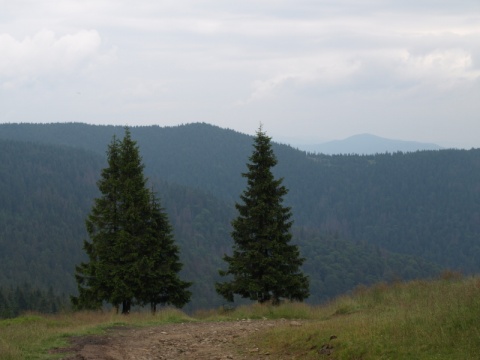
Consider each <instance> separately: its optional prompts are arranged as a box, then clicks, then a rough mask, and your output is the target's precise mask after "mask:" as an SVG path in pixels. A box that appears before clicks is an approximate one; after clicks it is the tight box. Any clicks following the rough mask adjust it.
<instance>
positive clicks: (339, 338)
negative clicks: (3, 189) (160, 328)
mask: <svg viewBox="0 0 480 360" xmlns="http://www.w3.org/2000/svg"><path fill="white" fill-rule="evenodd" d="M264 318H268V319H286V320H287V321H283V322H280V323H279V326H275V327H274V328H272V329H270V330H268V331H265V332H263V333H256V334H255V337H254V338H250V339H247V340H246V341H249V342H252V343H253V342H254V343H255V345H256V346H258V347H259V348H260V349H261V351H262V353H266V352H268V353H269V354H270V358H271V359H284V358H289V359H332V360H340V359H352V360H353V359H356V360H360V359H361V360H369V359H393V360H395V359H445V360H446V359H448V360H451V359H462V360H465V359H480V277H470V278H464V279H462V278H459V277H457V276H450V275H449V276H446V277H445V278H443V279H439V280H434V281H412V282H408V283H402V282H398V283H394V284H391V285H387V284H377V285H375V286H372V287H370V288H366V287H362V288H357V289H356V290H355V291H354V292H353V294H352V295H350V296H343V297H340V298H338V299H335V300H334V301H332V302H331V303H329V304H326V305H324V306H315V307H313V306H308V305H305V304H298V303H286V304H283V305H281V306H279V307H274V306H270V305H253V306H240V307H238V308H236V309H233V310H228V311H226V310H223V309H218V310H210V311H203V312H198V313H196V314H194V315H193V316H192V317H189V316H187V315H185V314H184V313H182V312H181V311H178V310H173V309H166V310H163V311H160V312H158V313H157V315H156V316H152V315H150V314H149V313H132V314H130V315H128V316H122V315H115V314H112V313H95V312H80V313H68V314H61V315H55V316H44V315H37V314H26V315H24V316H22V317H19V318H16V319H10V320H2V321H0V358H1V359H52V358H54V355H51V354H49V352H48V350H49V349H52V348H55V347H61V346H66V345H67V343H68V338H69V337H70V336H72V335H82V334H97V333H101V332H103V331H104V330H105V329H106V328H108V327H112V326H119V325H125V326H151V325H158V324H163V323H167V322H169V323H171V322H186V321H227V320H241V319H264ZM293 319H299V320H306V321H303V322H302V324H303V325H302V326H291V325H290V323H291V321H290V320H293ZM282 324H283V325H282ZM332 335H334V336H336V338H335V339H332V340H330V337H331V336H332ZM322 347H323V350H322Z"/></svg>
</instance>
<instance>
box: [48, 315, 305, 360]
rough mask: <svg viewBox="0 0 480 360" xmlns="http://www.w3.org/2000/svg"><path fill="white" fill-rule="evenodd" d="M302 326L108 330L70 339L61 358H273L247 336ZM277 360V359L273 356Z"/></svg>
mask: <svg viewBox="0 0 480 360" xmlns="http://www.w3.org/2000/svg"><path fill="white" fill-rule="evenodd" d="M280 325H287V326H301V325H302V324H301V323H300V322H296V321H288V322H287V321H285V320H258V321H257V320H256V321H254V320H252V321H249V320H241V321H234V322H233V321H231V322H214V323H213V322H199V323H182V324H167V325H162V326H155V327H148V328H132V327H130V328H124V327H116V328H112V329H110V330H109V331H108V332H107V334H105V335H100V336H86V337H78V338H74V339H72V346H71V347H69V348H68V349H58V350H57V351H56V352H66V354H68V355H66V357H64V359H68V360H80V359H82V360H93V359H95V360H99V359H105V360H107V359H108V360H113V359H115V360H117V359H122V360H127V359H128V360H130V359H131V360H133V359H135V360H147V359H168V360H181V359H209V360H215V359H272V358H273V357H272V356H271V355H270V354H269V353H268V352H266V351H263V350H262V349H260V348H258V347H257V346H256V344H255V341H254V340H253V341H252V340H251V339H252V338H253V339H255V337H254V336H253V337H250V338H249V339H250V340H249V341H245V340H246V339H247V337H248V336H250V335H254V334H256V333H260V332H261V331H264V330H266V329H271V328H272V327H274V326H280ZM275 358H276V359H278V357H275Z"/></svg>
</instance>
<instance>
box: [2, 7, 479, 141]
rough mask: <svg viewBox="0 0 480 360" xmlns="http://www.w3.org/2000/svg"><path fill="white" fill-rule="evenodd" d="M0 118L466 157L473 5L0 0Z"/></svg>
mask: <svg viewBox="0 0 480 360" xmlns="http://www.w3.org/2000/svg"><path fill="white" fill-rule="evenodd" d="M0 9H1V11H0V122H3V123H5V122H35V123H45V122H86V123H93V124H119V125H130V126H135V125H143V124H145V125H146V124H158V125H160V126H172V125H178V124H185V123H191V122H207V123H211V124H215V125H218V126H221V127H224V128H230V129H234V130H237V131H240V132H243V133H248V134H253V133H254V132H255V130H256V129H257V128H258V126H259V123H260V122H262V123H263V125H264V129H265V130H266V131H267V133H268V134H269V135H270V136H272V137H273V138H274V140H278V141H285V142H288V141H290V142H292V143H302V142H303V143H315V142H321V141H325V140H333V139H343V138H346V137H348V136H351V135H355V134H360V133H371V134H375V135H378V136H383V137H387V138H392V139H403V140H415V141H423V142H434V143H437V144H439V145H443V146H451V147H464V148H470V147H480V1H478V0H457V1H451V0H449V1H446V0H416V1H411V0H403V1H398V0H395V1H394V0H295V1H293V0H275V1H274V0H255V1H252V0H242V1H232V0H217V1H208V0H206V1H204V0H174V1H173V0H162V1H151V0H149V1H147V0H135V1H132V0H130V1H126V0H61V1H60V0H42V1H38V0H35V1H33V0H16V1H6V0H0Z"/></svg>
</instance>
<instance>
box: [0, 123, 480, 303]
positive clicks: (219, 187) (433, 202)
mask: <svg viewBox="0 0 480 360" xmlns="http://www.w3.org/2000/svg"><path fill="white" fill-rule="evenodd" d="M254 130H255V129H252V131H254ZM265 130H266V131H267V134H268V129H265ZM131 132H132V137H133V138H134V139H135V140H137V141H138V144H139V146H140V151H141V154H142V156H143V159H144V162H145V165H146V167H145V172H146V175H147V176H149V177H150V178H151V179H152V180H153V181H155V182H156V183H158V187H159V190H160V191H159V193H160V197H161V198H162V199H164V201H163V205H164V206H165V207H166V209H167V211H169V214H170V216H171V217H172V220H173V221H172V225H173V226H174V228H175V231H176V233H177V232H178V235H177V236H178V237H179V241H181V242H182V244H184V245H182V249H183V250H185V251H183V252H184V254H185V255H184V256H192V257H191V258H189V259H191V260H192V262H195V261H194V259H195V255H194V254H195V252H194V251H193V250H192V251H191V255H188V254H187V253H188V251H190V250H188V248H192V249H194V248H193V247H192V245H191V244H192V243H191V242H192V241H193V240H192V239H194V238H195V239H196V240H195V241H196V243H197V244H199V245H198V246H200V247H201V249H196V250H198V251H197V252H202V251H204V252H206V253H208V252H209V251H210V250H208V249H209V243H210V242H212V241H213V240H212V239H213V238H214V237H216V239H218V240H215V241H218V242H217V243H215V241H213V243H215V248H216V249H220V250H219V251H218V253H220V252H221V251H225V249H227V250H228V248H229V246H230V239H229V236H228V233H229V231H230V225H229V221H230V220H231V217H233V216H234V215H235V212H234V209H233V202H234V201H236V200H237V199H238V198H239V195H240V193H241V191H242V190H243V189H244V187H245V179H244V178H242V177H241V175H240V174H241V173H242V172H245V171H246V166H245V163H246V162H247V160H248V157H249V155H250V154H251V145H252V138H251V137H249V136H247V135H244V134H240V133H237V132H234V131H232V130H226V129H221V128H218V127H215V126H212V125H208V124H190V125H183V126H178V127H168V128H162V127H158V126H150V127H134V128H131ZM114 134H118V135H119V136H121V135H122V134H123V128H122V127H113V126H93V125H86V124H48V125H42V124H3V125H0V139H1V138H3V139H9V140H12V139H15V140H18V141H21V142H23V144H24V145H25V146H27V143H28V146H27V147H32V148H34V147H37V148H38V149H40V148H42V147H41V146H40V145H34V144H35V143H43V144H50V147H48V146H47V147H46V148H45V149H47V148H48V149H50V150H48V151H47V150H46V151H47V152H46V153H45V154H44V155H42V156H40V155H39V157H41V158H43V156H45V160H46V159H49V160H48V161H51V162H55V161H56V162H57V165H58V166H59V167H58V169H57V170H56V171H57V172H56V173H55V174H56V175H55V176H56V177H59V178H60V177H62V176H66V177H69V178H74V179H77V180H81V181H83V180H82V179H81V177H80V178H79V177H78V176H76V177H75V175H74V174H71V173H69V172H68V168H69V167H68V165H65V166H64V165H63V163H62V161H60V160H54V159H56V157H55V156H53V155H52V153H51V152H52V151H53V152H55V151H57V150H58V151H59V152H63V153H65V158H63V159H64V161H68V159H69V156H73V155H69V154H73V153H75V154H83V155H81V156H86V157H87V158H88V157H92V159H91V160H85V164H84V165H85V166H87V168H86V169H89V168H88V167H89V166H90V169H91V170H82V171H80V172H81V173H82V172H87V173H89V172H90V173H91V172H93V173H95V172H96V171H98V174H97V175H96V176H98V175H99V169H100V168H101V165H100V164H102V163H103V161H104V160H103V158H104V156H105V151H106V147H107V144H108V143H109V142H110V141H111V139H112V136H113V135H114ZM273 140H275V139H273ZM7 143H9V144H10V145H11V146H14V147H15V146H19V145H18V144H19V143H14V142H12V141H10V142H7ZM14 144H17V145H14ZM51 145H55V147H52V146H51ZM59 146H60V147H59ZM53 148H55V149H57V150H52V149H53ZM75 148H76V149H75ZM60 149H61V150H60ZM30 150H31V149H30ZM30 150H29V151H30ZM49 151H50V153H49ZM274 151H275V153H276V155H277V157H278V160H279V163H278V166H277V167H276V168H275V172H276V175H277V176H281V177H284V184H285V185H286V186H287V187H288V188H289V189H290V193H289V194H288V196H287V197H286V203H287V205H291V206H292V208H293V213H294V217H295V224H296V226H297V229H298V230H296V231H298V234H299V236H297V242H298V243H301V244H303V245H302V248H303V249H308V250H303V251H306V252H305V256H307V262H306V264H305V266H306V268H308V266H312V267H311V268H309V269H310V270H309V271H310V273H312V274H313V272H314V271H317V269H319V268H320V267H323V266H324V264H325V263H326V264H327V265H326V268H325V269H323V268H322V270H321V271H320V270H318V274H317V275H316V276H317V278H318V281H319V284H318V286H319V287H318V289H321V288H322V289H324V288H325V286H326V285H325V283H326V281H327V276H328V275H331V274H332V272H331V271H334V272H336V273H335V274H337V275H338V274H341V272H342V269H339V267H338V266H335V265H334V264H338V263H341V264H346V265H345V266H348V264H353V261H351V260H350V259H351V257H350V256H347V255H345V254H346V252H348V251H349V252H350V253H352V254H353V253H355V251H362V254H365V252H366V253H370V254H371V255H370V256H371V257H372V258H371V259H370V260H369V261H367V263H369V264H373V263H375V261H376V260H373V257H375V259H378V258H381V257H382V256H383V257H384V258H385V254H386V253H385V252H384V251H385V250H386V251H390V252H396V253H402V254H405V255H408V256H409V255H415V256H419V257H422V258H423V259H427V260H428V261H431V262H435V263H437V264H438V265H439V266H440V267H442V268H453V269H462V270H464V271H468V272H478V271H479V270H480V186H479V184H480V150H478V149H472V150H468V151H466V150H440V151H422V152H415V153H407V154H404V153H394V154H383V155H372V156H357V155H341V156H340V155H339V156H327V155H313V154H308V153H305V152H302V151H298V150H296V149H293V148H291V147H289V146H285V145H278V144H276V145H275V146H274ZM95 154H96V155H95ZM2 155H3V154H2ZM75 156H77V155H75ZM24 158H25V159H26V157H22V156H16V155H10V157H9V160H8V161H7V164H11V165H12V166H13V163H18V166H20V164H21V161H20V160H19V159H24ZM93 158H95V160H93ZM12 159H14V160H12ZM2 162H3V160H2ZM30 163H31V164H33V163H35V164H40V163H41V161H40V160H38V161H37V160H35V161H30ZM92 164H96V165H92ZM3 165H4V164H3ZM31 166H33V165H31ZM39 166H45V165H39ZM63 167H65V169H63ZM27 168H28V166H27ZM80 168H81V167H80V165H77V169H80ZM3 171H4V173H3V174H2V178H1V179H0V181H4V174H8V175H9V176H15V173H14V172H13V173H11V170H10V169H5V170H3ZM33 173H36V171H34V172H33ZM16 176H20V177H22V176H23V177H25V176H26V175H25V174H23V173H21V174H20V173H19V174H17V175H16ZM27 177H28V176H27ZM22 181H23V180H22ZM29 181H30V180H29ZM68 181H72V180H68ZM11 182H12V183H14V184H16V180H15V179H11ZM20 184H21V182H20ZM16 185H18V184H16ZM71 186H72V187H71V188H70V187H67V188H68V189H69V191H71V192H72V191H74V192H78V189H80V188H81V186H85V185H80V184H79V185H78V186H77V185H76V184H71ZM90 186H91V188H90V189H89V190H88V191H90V194H92V193H95V191H96V189H95V184H94V181H93V182H92V181H91V180H90ZM193 189H195V190H193ZM1 191H2V192H3V191H4V190H3V186H2V190H1ZM22 191H24V192H26V193H27V194H29V191H31V188H30V187H28V186H26V187H25V188H24V189H23V190H18V191H17V194H21V193H22ZM48 191H51V192H53V191H54V190H48ZM175 193H177V194H183V195H181V196H183V200H182V201H179V200H177V198H176V196H177V195H173V194H175ZM76 195H78V194H76ZM19 196H20V195H19ZM88 196H90V195H88ZM88 196H87V197H88ZM178 196H180V195H178ZM84 198H86V197H84ZM46 199H47V198H46ZM62 201H63V202H64V203H67V204H68V203H71V204H72V206H74V205H73V200H71V199H69V198H68V199H65V200H62ZM195 203H198V205H192V204H195ZM212 204H215V205H212ZM75 206H76V205H75ZM211 206H213V209H212V208H211ZM81 209H82V211H83V213H82V216H80V215H79V216H78V217H77V219H78V223H79V225H77V226H78V228H79V231H83V225H84V223H83V221H84V216H85V214H86V212H88V210H89V208H88V206H86V205H84V207H82V208H81ZM2 211H3V212H4V213H5V211H4V210H2ZM77 211H78V212H80V211H79V210H77ZM5 214H6V215H3V216H14V215H12V214H10V213H9V212H8V211H7V212H6V213H5ZM15 216H16V215H15ZM53 217H54V216H53ZM53 217H52V218H53ZM187 219H188V220H187ZM0 221H1V220H0ZM42 221H43V220H42ZM7 223H9V222H8V221H6V222H4V224H7ZM207 224H208V225H207ZM212 224H215V225H212ZM43 225H45V223H43ZM212 226H213V227H212ZM300 228H301V229H300ZM182 229H183V230H182ZM211 229H215V230H211ZM302 229H303V230H302ZM182 231H184V233H181V232H182ZM212 231H214V232H213V233H212ZM33 232H34V231H33ZM319 234H330V235H329V237H327V238H328V239H330V240H329V241H323V242H321V241H319V240H318V239H319V236H320V235H319ZM335 236H336V237H335ZM335 238H337V240H336V241H333V240H332V239H335ZM343 241H346V243H343ZM351 241H353V242H357V243H358V244H357V245H353V244H354V243H352V242H351ZM320 243H321V245H318V246H317V247H315V248H314V249H313V248H311V247H310V246H311V245H312V244H320ZM338 244H344V246H343V245H342V246H340V247H339V245H338ZM359 244H362V245H359ZM314 246H316V245H314ZM351 246H353V247H351ZM355 246H356V247H355ZM372 246H375V247H372ZM342 248H344V249H345V250H346V251H342ZM360 248H363V249H364V250H360ZM347 249H350V250H348V251H347ZM352 249H354V250H352ZM375 249H377V250H375ZM326 252H328V254H327V253H326ZM332 254H336V255H332ZM0 256H1V254H0ZM220 256H221V255H220ZM392 256H393V255H392ZM360 257H361V256H360ZM387 257H388V258H389V259H391V257H389V256H387ZM202 258H203V257H202ZM215 259H216V260H214V261H213V262H211V263H210V264H209V265H208V266H207V265H205V266H206V268H208V269H209V270H208V271H211V274H214V273H215V271H216V268H218V267H221V264H222V262H221V260H220V259H217V258H215ZM309 261H310V262H309ZM402 261H403V262H402ZM405 261H406V262H408V263H409V266H405ZM320 262H321V264H320ZM394 263H396V264H397V265H398V264H401V265H400V266H397V267H400V268H402V269H403V270H405V269H407V268H408V269H409V273H410V274H412V273H413V272H416V271H417V274H419V273H421V272H423V274H426V273H428V271H426V267H425V266H424V265H425V264H423V265H420V263H419V262H415V261H414V260H412V258H408V259H407V258H404V259H403V260H399V258H396V259H395V261H394ZM219 264H220V265H219ZM311 264H313V265H311ZM319 264H320V265H319ZM378 264H381V262H379V263H378ZM358 265H359V266H361V264H358ZM189 266H191V265H190V264H188V265H187V268H186V269H185V271H192V272H195V271H200V270H201V269H192V268H190V269H189ZM198 266H200V265H198ZM372 266H373V265H372ZM381 266H384V267H383V268H381ZM381 266H380V265H378V269H380V270H378V274H380V273H382V271H383V275H382V276H384V275H385V274H386V273H387V272H389V273H390V274H392V271H393V272H396V271H397V270H392V264H391V263H390V264H388V266H387V265H385V263H383V265H381ZM387 268H389V269H388V270H387ZM420 268H422V269H423V270H420ZM212 269H215V271H213V270H212ZM343 270H345V269H343ZM403 270H402V271H401V272H402V274H400V275H405V271H403ZM430 270H431V268H430ZM202 271H203V270H202ZM345 271H347V270H345ZM348 271H349V270H348ZM348 271H347V272H348ZM355 271H356V270H352V272H351V273H350V275H347V274H346V273H344V274H343V275H338V276H337V275H335V276H333V277H332V276H330V277H329V279H330V280H332V278H333V279H335V278H336V279H337V280H336V281H330V280H329V281H330V282H331V283H332V284H333V283H335V284H337V285H338V284H340V285H338V287H341V288H342V289H344V288H348V286H351V285H352V284H355V283H358V281H359V280H358V278H357V277H356V276H354V275H355ZM357 271H358V272H359V274H360V273H362V272H361V271H360V270H357ZM320 273H321V274H320ZM211 276H215V275H211ZM317 278H316V279H315V280H317ZM375 278H376V279H378V276H376V277H375ZM205 279H206V278H205ZM372 279H373V278H372ZM372 279H371V280H372ZM194 281H195V280H194ZM205 281H206V280H205ZM197 286H198V285H197ZM332 286H333V285H331V286H326V290H325V291H330V289H331V288H332ZM205 287H206V285H205ZM210 290H211V289H210ZM210 290H208V291H210ZM322 291H323V290H322ZM318 296H319V297H322V296H323V295H318Z"/></svg>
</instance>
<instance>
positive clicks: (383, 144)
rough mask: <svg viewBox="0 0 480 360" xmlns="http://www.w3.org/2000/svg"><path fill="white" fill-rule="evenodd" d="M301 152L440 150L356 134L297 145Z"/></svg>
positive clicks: (433, 146)
mask: <svg viewBox="0 0 480 360" xmlns="http://www.w3.org/2000/svg"><path fill="white" fill-rule="evenodd" d="M298 147H299V148H300V149H301V150H305V151H311V152H316V153H322V154H364V155H371V154H381V153H387V152H388V153H393V152H397V151H402V152H414V151H418V150H440V149H442V147H441V146H439V145H437V144H431V143H422V142H417V141H405V140H393V139H387V138H382V137H380V136H377V135H372V134H366V133H365V134H358V135H353V136H350V137H348V138H346V139H343V140H333V141H328V142H324V143H321V144H311V145H299V146H298Z"/></svg>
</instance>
